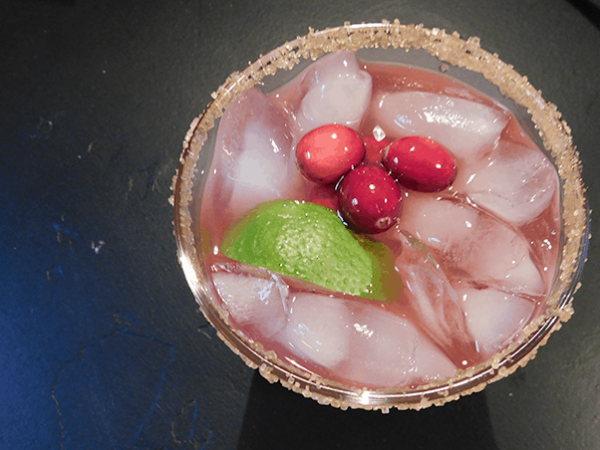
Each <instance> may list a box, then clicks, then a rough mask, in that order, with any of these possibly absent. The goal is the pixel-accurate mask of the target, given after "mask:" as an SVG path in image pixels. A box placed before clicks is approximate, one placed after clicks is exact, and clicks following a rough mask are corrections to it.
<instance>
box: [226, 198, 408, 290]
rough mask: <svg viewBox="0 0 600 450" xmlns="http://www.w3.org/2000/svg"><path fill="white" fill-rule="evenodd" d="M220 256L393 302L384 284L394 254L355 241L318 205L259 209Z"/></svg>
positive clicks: (286, 203) (284, 203) (235, 229)
mask: <svg viewBox="0 0 600 450" xmlns="http://www.w3.org/2000/svg"><path fill="white" fill-rule="evenodd" d="M221 251H222V252H223V254H225V255H226V256H228V257H229V258H232V259H235V260H237V261H240V262H243V263H246V264H252V265H255V266H260V267H264V268H267V269H269V270H272V271H274V272H277V273H280V274H284V275H290V276H293V277H297V278H300V279H302V280H305V281H309V282H311V283H315V284H318V285H320V286H323V287H325V288H328V289H331V290H334V291H339V292H344V293H348V294H352V295H357V296H361V297H367V298H373V299H376V300H383V301H385V300H387V298H389V297H387V295H386V294H387V292H385V288H384V287H383V284H384V282H383V281H382V280H384V279H385V278H386V274H387V273H388V272H389V271H388V270H384V268H383V265H385V266H387V265H388V263H389V261H390V260H391V261H393V257H392V256H391V252H390V251H389V249H387V247H386V246H385V245H383V244H381V243H378V242H375V241H372V240H370V239H367V238H364V237H359V236H357V235H355V234H354V233H352V232H351V231H350V230H348V229H347V228H346V226H345V225H344V224H343V223H342V222H341V220H340V219H339V218H338V216H337V215H336V213H335V212H334V211H333V210H331V209H329V208H326V207H324V206H321V205H317V204H315V203H309V202H297V201H291V200H275V201H272V202H266V203H263V204H261V205H259V206H258V207H257V208H255V209H254V210H252V211H251V212H250V213H249V214H248V215H247V216H245V217H244V218H242V219H241V220H240V221H238V222H237V223H236V224H234V225H233V226H232V228H230V230H229V231H228V232H227V233H226V235H225V238H224V239H223V242H222V245H221ZM392 264H393V263H392ZM392 267H393V265H392ZM398 297H399V296H398Z"/></svg>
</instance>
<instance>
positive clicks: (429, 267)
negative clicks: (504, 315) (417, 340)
mask: <svg viewBox="0 0 600 450" xmlns="http://www.w3.org/2000/svg"><path fill="white" fill-rule="evenodd" d="M398 238H399V240H400V242H401V244H402V252H401V253H400V255H399V256H398V257H397V258H396V270H398V272H399V273H400V276H401V277H402V280H403V281H404V285H405V291H404V293H403V295H404V296H405V298H407V299H408V301H409V302H410V304H411V306H412V307H413V309H414V310H415V312H416V313H417V316H418V317H419V320H420V321H421V324H422V325H423V326H424V327H425V329H426V330H427V332H428V333H429V335H430V336H431V337H432V339H433V340H434V341H435V342H436V343H437V344H438V345H440V346H441V347H442V348H444V349H445V350H446V351H448V352H452V351H455V352H456V351H460V353H462V354H463V355H465V358H468V357H475V358H476V355H475V353H476V349H475V343H474V341H473V338H472V336H471V335H470V333H469V330H468V327H467V324H466V322H465V317H464V312H463V310H462V309H461V305H460V302H459V299H458V295H457V294H456V291H455V290H454V288H453V287H452V285H451V284H450V281H449V280H448V278H447V277H446V275H445V274H444V272H443V271H442V269H441V267H440V266H439V265H438V264H437V262H436V261H435V260H434V259H433V258H432V257H431V255H430V254H429V252H428V251H427V250H426V248H425V246H424V244H423V243H422V242H420V241H418V240H417V239H415V238H413V237H411V236H405V235H404V234H402V233H401V234H400V235H399V236H398ZM469 355H470V356H469Z"/></svg>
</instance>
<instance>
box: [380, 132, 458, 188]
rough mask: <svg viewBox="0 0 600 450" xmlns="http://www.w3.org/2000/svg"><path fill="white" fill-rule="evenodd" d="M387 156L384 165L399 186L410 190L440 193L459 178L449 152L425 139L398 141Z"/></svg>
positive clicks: (419, 137) (402, 139)
mask: <svg viewBox="0 0 600 450" xmlns="http://www.w3.org/2000/svg"><path fill="white" fill-rule="evenodd" d="M384 153H385V154H384V156H383V165H384V166H385V167H387V168H388V170H389V171H390V173H391V175H392V176H393V177H394V178H396V179H397V180H398V183H400V184H401V185H402V186H404V187H407V188H409V189H413V190H415V191H420V192H437V191H441V190H444V189H446V188H447V187H448V186H450V184H452V182H453V181H454V179H455V178H456V162H455V161H454V158H453V157H452V155H451V154H450V152H448V150H446V148H444V147H442V146H441V145H440V144H438V143H437V142H435V141H433V140H431V139H428V138H426V137H422V136H408V137H404V138H401V139H397V140H395V141H394V142H393V143H392V145H390V146H389V147H388V149H387V150H386V151H385V152H384Z"/></svg>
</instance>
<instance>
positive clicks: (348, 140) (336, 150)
mask: <svg viewBox="0 0 600 450" xmlns="http://www.w3.org/2000/svg"><path fill="white" fill-rule="evenodd" d="M364 155H365V148H364V146H363V143H362V139H361V138H360V136H359V135H358V133H357V132H356V131H354V130H353V129H352V128H349V127H347V126H345V125H337V124H330V125H323V126H322V127H319V128H315V129H314V130H312V131H309V132H308V133H306V134H305V135H304V137H303V138H302V139H301V140H300V142H299V143H298V147H297V148H296V156H297V160H298V166H299V167H300V171H301V172H302V174H303V175H304V176H305V177H306V178H308V179H309V180H310V181H314V182H316V183H323V184H326V183H335V182H337V181H338V180H339V179H340V178H341V177H342V176H343V175H344V174H346V173H347V172H348V171H349V170H350V169H352V167H354V166H355V165H357V164H358V163H360V162H361V161H362V159H363V157H364Z"/></svg>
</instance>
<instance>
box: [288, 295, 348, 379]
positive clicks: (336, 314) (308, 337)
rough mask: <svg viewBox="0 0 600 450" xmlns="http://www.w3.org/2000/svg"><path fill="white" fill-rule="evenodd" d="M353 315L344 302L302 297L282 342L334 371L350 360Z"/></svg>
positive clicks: (295, 301) (297, 298)
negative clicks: (343, 361) (340, 364)
mask: <svg viewBox="0 0 600 450" xmlns="http://www.w3.org/2000/svg"><path fill="white" fill-rule="evenodd" d="M351 317H352V314H351V312H350V310H349V309H348V307H347V306H346V304H345V301H344V300H342V299H337V298H331V297H328V296H325V295H318V294H298V295H296V296H295V298H294V299H293V301H292V304H291V310H290V314H289V322H288V323H287V325H286V327H285V328H284V329H283V331H282V333H281V334H280V335H279V337H278V339H280V340H282V341H283V344H284V345H289V346H290V347H291V348H292V350H293V351H294V352H295V353H297V354H299V355H300V356H302V357H303V358H306V359H308V360H309V361H312V362H314V363H316V364H319V365H321V366H324V367H327V368H333V367H334V366H336V365H337V364H338V363H339V362H340V361H342V360H343V359H345V358H347V357H348V353H349V351H350V339H349V338H350V330H349V328H348V327H349V324H350V323H351Z"/></svg>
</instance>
